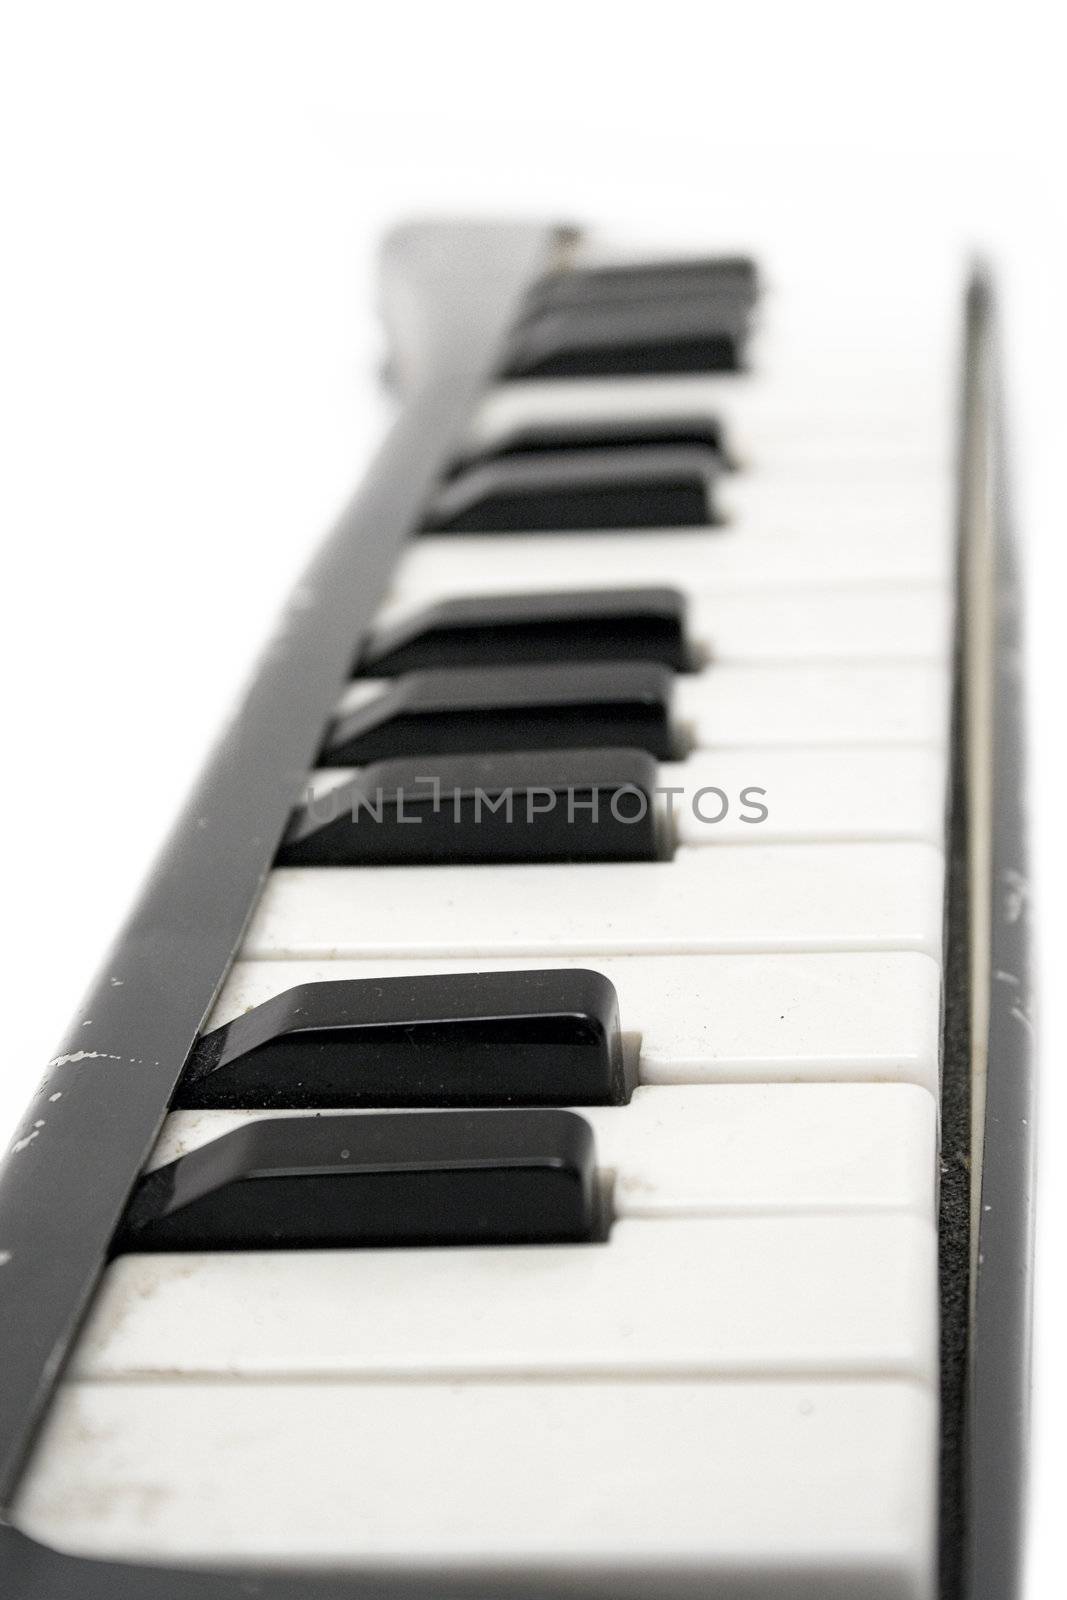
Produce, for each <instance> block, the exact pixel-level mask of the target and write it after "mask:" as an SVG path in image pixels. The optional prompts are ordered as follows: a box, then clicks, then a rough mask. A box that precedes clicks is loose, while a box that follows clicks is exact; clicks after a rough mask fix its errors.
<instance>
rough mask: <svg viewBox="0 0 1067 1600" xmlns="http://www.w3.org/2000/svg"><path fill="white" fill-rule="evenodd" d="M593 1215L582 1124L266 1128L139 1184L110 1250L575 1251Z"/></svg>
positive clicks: (436, 1116)
mask: <svg viewBox="0 0 1067 1600" xmlns="http://www.w3.org/2000/svg"><path fill="white" fill-rule="evenodd" d="M597 1212H598V1206H597V1184H596V1153H595V1148H594V1143H593V1132H592V1129H591V1128H590V1127H589V1124H588V1123H587V1122H586V1121H585V1120H584V1118H582V1117H580V1116H577V1115H576V1114H575V1113H574V1112H573V1111H546V1110H524V1111H427V1112H418V1111H413V1112H384V1113H382V1114H380V1115H375V1114H373V1113H369V1114H367V1115H364V1116H358V1115H357V1116H351V1117H344V1116H341V1117H332V1116H331V1117H308V1116H302V1117H268V1118H265V1119H262V1120H257V1121H254V1122H249V1123H247V1124H246V1125H245V1126H244V1127H242V1128H237V1129H235V1130H234V1131H233V1132H232V1133H227V1134H224V1135H223V1136H222V1137H221V1138H219V1139H214V1140H212V1141H211V1143H210V1144H205V1145H201V1146H200V1147H199V1148H198V1149H196V1150H193V1151H191V1152H190V1154H189V1155H186V1156H181V1157H179V1159H178V1160H177V1161H172V1162H171V1163H170V1164H169V1165H168V1166H165V1167H159V1168H157V1170H156V1171H155V1172H150V1173H149V1174H148V1175H147V1176H146V1177H143V1178H142V1179H141V1180H140V1182H139V1184H138V1185H137V1187H136V1189H135V1190H134V1192H133V1197H132V1199H131V1201H130V1204H129V1207H128V1209H127V1212H126V1217H125V1220H124V1222H123V1224H122V1227H121V1229H120V1231H119V1234H118V1236H117V1238H116V1241H115V1244H114V1247H113V1248H114V1251H115V1252H121V1251H141V1250H284V1249H301V1250H322V1249H338V1248H352V1247H354V1246H359V1245H435V1244H437V1245H448V1244H535V1243H542V1242H548V1241H557V1242H566V1241H574V1242H578V1241H583V1240H591V1239H593V1238H595V1237H596V1236H597V1233H598V1226H599V1219H598V1215H597Z"/></svg>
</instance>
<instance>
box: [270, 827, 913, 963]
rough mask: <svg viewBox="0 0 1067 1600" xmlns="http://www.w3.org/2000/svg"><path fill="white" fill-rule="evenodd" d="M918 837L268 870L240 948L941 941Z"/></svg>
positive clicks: (307, 952)
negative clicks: (647, 854) (618, 855)
mask: <svg viewBox="0 0 1067 1600" xmlns="http://www.w3.org/2000/svg"><path fill="white" fill-rule="evenodd" d="M943 875H944V865H943V859H942V855H941V852H940V851H939V850H938V849H937V848H936V847H934V846H933V845H925V844H862V845H860V844H855V845H834V844H826V845H780V846H779V845H721V846H719V847H718V848H717V849H713V850H712V849H702V848H700V849H698V848H695V847H686V848H682V849H679V850H677V851H676V852H675V855H674V857H673V859H671V860H670V861H650V862H626V863H623V864H615V863H610V864H605V863H588V862H582V863H574V864H570V863H568V864H559V865H555V864H553V865H544V866H543V865H525V864H523V865H518V866H474V867H467V866H457V867H437V866H435V867H310V868H309V867H281V868H276V869H275V870H274V871H273V872H272V873H271V874H270V875H269V877H268V879H267V882H266V885H265V887H264V891H263V895H262V897H261V899H260V902H259V905H258V907H257V909H256V911H255V913H254V915H253V917H252V920H251V923H250V925H249V929H248V933H247V935H246V938H245V943H244V946H243V948H242V950H241V954H242V956H243V957H244V958H245V959H246V960H256V959H258V960H264V959H266V960H271V959H273V960H279V959H290V960H303V959H306V958H323V957H325V958H332V957H335V956H339V957H340V956H361V955H377V956H389V955H395V956H422V955H434V954H438V953H440V954H442V955H453V956H464V957H467V956H479V955H509V954H511V953H512V952H514V953H515V954H526V955H537V954H539V953H541V952H542V951H547V952H550V953H556V954H563V953H566V954H568V955H597V954H604V955H611V954H616V955H655V954H669V953H674V954H678V955H686V954H688V955H697V954H701V953H704V952H707V953H711V952H716V951H723V952H734V953H737V954H743V953H746V952H752V953H755V952H758V951H780V952H783V953H784V952H786V951H791V950H796V951H804V950H812V951H814V950H871V951H874V950H918V951H924V952H925V953H926V954H928V955H939V953H940V949H941V928H942V899H943Z"/></svg>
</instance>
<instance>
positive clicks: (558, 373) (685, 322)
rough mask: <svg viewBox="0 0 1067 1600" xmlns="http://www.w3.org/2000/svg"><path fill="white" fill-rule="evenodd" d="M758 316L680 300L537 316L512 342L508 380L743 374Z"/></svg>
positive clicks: (732, 303)
mask: <svg viewBox="0 0 1067 1600" xmlns="http://www.w3.org/2000/svg"><path fill="white" fill-rule="evenodd" d="M750 321H751V317H750V308H749V306H748V305H747V304H745V303H743V302H741V301H738V300H735V299H733V298H730V297H725V298H709V297H704V296H702V297H689V296H684V297H675V298H672V299H670V300H640V301H634V302H624V303H620V304H617V305H615V304H613V305H609V306H602V305H595V304H589V305H580V306H566V307H563V308H560V309H554V308H553V309H548V310H544V311H540V312H537V313H536V314H535V315H533V316H532V317H529V318H528V319H527V320H526V321H525V322H523V323H521V324H520V325H519V326H518V327H517V328H516V329H515V331H514V332H513V334H512V335H511V338H510V340H509V342H508V347H507V350H506V352H505V356H504V361H503V366H502V371H501V376H502V377H505V378H612V377H666V376H671V375H674V374H679V373H687V372H707V373H713V372H737V371H739V370H740V369H741V368H742V367H743V365H744V352H745V345H746V342H747V338H748V334H749V328H750Z"/></svg>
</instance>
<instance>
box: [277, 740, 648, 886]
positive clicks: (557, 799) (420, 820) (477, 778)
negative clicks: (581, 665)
mask: <svg viewBox="0 0 1067 1600" xmlns="http://www.w3.org/2000/svg"><path fill="white" fill-rule="evenodd" d="M656 771H657V769H656V763H655V760H654V759H653V758H652V757H651V756H649V755H647V754H646V753H645V751H643V750H557V751H535V752H525V753H523V754H515V755H492V756H446V757H433V758H429V759H426V760H423V759H421V758H420V759H418V760H415V761H385V762H380V763H378V764H376V765H374V766H370V767H365V768H364V769H363V770H362V771H361V772H360V773H358V774H357V776H356V777H355V778H354V779H351V780H349V781H348V782H344V783H342V784H340V785H338V786H337V787H336V788H335V789H333V790H331V791H330V792H329V793H326V794H321V795H320V796H319V798H318V799H316V800H314V801H309V802H308V803H307V804H306V805H304V806H302V807H301V808H300V809H299V810H298V811H297V812H296V813H295V814H294V816H293V819H292V822H291V823H290V826H289V829H288V832H287V833H286V835H285V838H284V839H283V841H282V845H281V848H280V850H279V852H278V857H277V860H278V864H279V865H280V866H291V867H300V866H306V867H316V866H331V867H333V866H384V865H393V866H401V865H409V866H416V865H428V864H440V865H456V864H458V863H460V862H466V863H476V862H505V861H512V862H532V861H655V860H658V859H659V857H660V854H661V852H660V849H659V845H658V839H657V828H656V814H655V785H656Z"/></svg>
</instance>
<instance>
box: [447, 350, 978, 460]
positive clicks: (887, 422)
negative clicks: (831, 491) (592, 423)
mask: <svg viewBox="0 0 1067 1600" xmlns="http://www.w3.org/2000/svg"><path fill="white" fill-rule="evenodd" d="M769 342H770V341H769V340H768V341H765V342H764V344H763V346H762V348H761V350H760V351H759V352H758V353H757V355H756V359H757V361H761V362H762V370H757V371H755V372H753V373H751V374H730V375H729V376H721V377H714V376H711V377H701V376H699V375H697V376H693V377H673V378H620V379H614V378H613V379H611V380H607V379H601V380H598V379H590V380H589V381H580V380H577V381H576V380H573V379H559V380H551V379H549V380H545V379H534V380H521V379H519V380H512V381H509V382H507V383H502V384H498V385H497V386H496V387H495V388H493V389H490V390H489V391H488V393H487V394H486V396H485V399H484V400H483V402H482V404H481V406H480V407H479V409H478V411H477V413H476V414H475V417H474V420H473V423H472V426H471V430H470V439H469V447H470V448H471V449H475V450H476V449H479V448H483V449H484V448H486V447H488V446H490V445H493V444H495V443H497V442H498V441H499V440H501V439H502V438H504V437H505V436H506V435H507V434H508V433H510V432H512V431H513V430H515V429H518V428H523V427H535V426H538V425H545V424H551V423H553V422H558V421H561V420H562V421H568V420H572V419H574V420H578V419H584V418H597V419H600V420H604V421H612V420H615V419H622V420H626V421H632V420H634V419H641V418H645V417H647V418H649V419H650V420H654V419H656V418H660V417H671V416H680V417H688V416H693V417H708V418H711V419H714V420H716V421H718V422H719V423H720V425H721V426H722V428H723V430H724V433H725V438H726V443H727V447H728V450H729V452H730V455H731V457H732V459H733V460H734V461H737V462H739V463H740V464H743V465H744V466H746V467H750V468H752V469H754V470H758V469H759V468H761V467H764V466H767V465H770V466H780V467H782V468H785V467H787V466H788V467H789V468H790V469H791V470H796V471H804V470H807V469H809V468H810V469H814V470H822V469H823V468H824V467H825V466H833V467H834V468H835V469H836V470H839V471H842V472H847V471H849V470H852V471H858V472H863V471H868V470H872V469H873V470H877V471H881V472H885V473H887V474H888V472H889V470H890V469H891V468H892V467H895V468H896V469H897V470H898V471H899V472H900V473H901V475H902V476H903V475H906V474H907V473H908V472H910V471H911V470H912V469H913V467H914V466H915V465H916V464H920V465H923V466H926V465H929V466H932V467H941V468H943V469H944V470H946V471H950V470H951V462H952V450H953V433H952V421H953V418H952V405H951V399H950V395H951V385H950V384H947V383H946V385H945V386H944V389H943V391H942V392H938V389H937V385H936V382H935V383H932V384H930V385H929V387H928V389H927V390H926V391H925V392H918V393H917V392H916V389H915V387H914V386H912V385H909V384H907V383H906V382H904V383H901V382H899V381H897V382H890V383H884V384H883V385H882V386H881V387H879V386H878V384H877V383H876V382H870V381H867V382H850V381H849V379H848V378H847V376H846V377H843V376H842V375H840V374H835V375H832V376H830V377H829V380H828V381H824V382H820V381H819V380H818V375H817V369H815V370H814V371H811V372H808V373H807V374H804V375H803V376H801V375H800V374H798V373H796V372H795V371H793V372H790V371H787V370H781V371H779V372H777V373H776V372H775V371H774V370H773V354H772V353H771V352H770V350H769V348H768V347H769ZM805 380H807V381H805Z"/></svg>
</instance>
